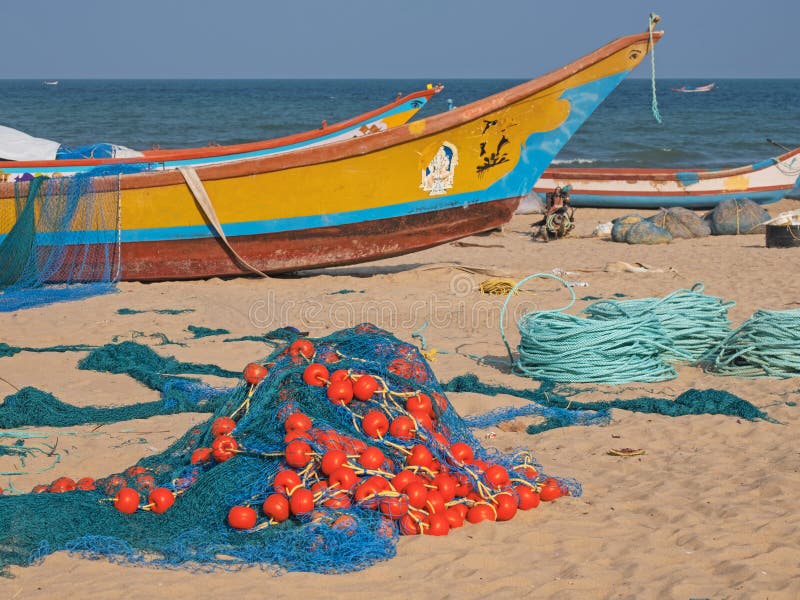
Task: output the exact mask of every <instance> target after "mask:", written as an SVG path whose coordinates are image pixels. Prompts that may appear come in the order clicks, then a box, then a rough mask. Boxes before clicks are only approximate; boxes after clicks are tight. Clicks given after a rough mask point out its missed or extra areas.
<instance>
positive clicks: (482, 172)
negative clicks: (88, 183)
mask: <svg viewBox="0 0 800 600" xmlns="http://www.w3.org/2000/svg"><path fill="white" fill-rule="evenodd" d="M661 36H662V32H660V31H653V30H652V29H651V28H649V29H648V30H646V31H644V32H642V33H638V34H634V35H630V36H626V37H622V38H619V39H617V40H614V41H612V42H610V43H608V44H606V45H605V46H602V47H601V48H599V49H598V50H595V51H594V52H592V53H590V54H588V55H586V56H584V57H582V58H579V59H578V60H576V61H574V62H572V63H570V64H568V65H566V66H564V67H562V68H559V69H557V70H555V71H552V72H550V73H548V74H546V75H543V76H541V77H538V78H536V79H532V80H531V81H528V82H525V83H522V84H520V85H517V86H514V87H512V88H509V89H507V90H504V91H501V92H499V93H496V94H494V95H492V96H489V97H487V98H484V99H482V100H478V101H476V102H473V103H471V104H466V105H463V106H459V107H457V108H454V109H453V110H446V111H444V112H442V113H440V114H437V115H434V116H432V117H428V118H425V119H420V120H418V121H412V122H410V123H407V124H404V125H399V126H396V127H393V128H389V129H386V130H384V131H378V132H375V133H372V134H370V135H363V136H359V137H356V138H351V139H347V140H342V141H338V142H335V143H328V144H324V145H317V146H314V147H302V148H298V149H295V150H293V151H291V152H282V153H278V154H272V155H269V154H268V155H250V154H249V150H250V149H247V148H241V149H239V150H238V151H239V152H241V153H242V154H243V156H241V157H238V158H235V159H230V158H229V157H228V158H226V157H225V155H224V154H225V153H222V154H219V153H216V152H215V149H213V148H212V149H206V153H207V154H208V158H210V160H209V162H208V164H196V160H197V157H196V156H193V155H192V154H191V153H186V151H180V150H176V151H165V152H164V153H161V154H158V155H157V158H156V155H154V154H146V157H145V158H146V160H145V163H146V164H153V163H171V164H174V162H175V161H182V160H185V161H187V164H185V165H180V166H179V168H177V169H164V170H146V171H143V172H138V173H131V172H125V171H124V169H125V168H129V167H130V166H131V164H133V165H134V166H136V163H135V161H134V162H133V163H132V162H131V161H130V160H127V159H125V160H120V159H111V160H109V161H106V162H105V163H99V162H98V163H97V164H98V165H99V166H103V167H104V168H106V169H108V168H109V167H114V166H119V167H120V172H118V173H115V174H112V175H106V174H104V175H98V176H97V177H93V178H92V181H93V183H95V188H98V189H99V188H102V189H103V190H104V191H105V192H106V193H105V195H104V196H103V198H104V200H103V201H102V202H99V203H96V204H95V205H93V208H90V206H89V205H88V204H87V205H84V204H76V205H75V206H76V207H78V208H76V207H73V208H71V209H70V211H69V214H70V215H73V216H75V217H82V218H83V221H82V222H83V223H84V224H83V225H75V224H74V223H73V224H70V225H68V226H67V227H66V228H65V230H64V231H40V230H36V232H35V234H33V233H31V234H29V237H30V236H32V238H33V239H34V241H35V243H33V242H31V243H30V244H27V245H26V244H25V243H19V244H17V246H16V247H17V248H22V247H29V246H33V250H31V252H40V253H44V252H47V251H53V250H55V251H56V252H57V253H60V254H62V255H64V256H66V257H72V258H75V257H77V259H78V260H80V257H81V256H84V255H86V254H87V252H89V253H92V254H98V252H96V248H95V246H100V245H103V244H105V245H106V246H105V248H104V249H102V250H101V252H99V253H100V254H102V253H104V255H105V256H106V257H107V260H109V261H111V262H112V263H113V264H111V265H110V266H109V268H110V270H111V272H112V273H117V274H118V275H117V276H116V278H117V279H122V280H141V281H152V280H165V279H195V278H206V277H212V276H227V275H241V274H249V273H251V272H252V271H253V270H259V271H261V272H264V273H270V274H272V273H282V272H290V271H297V270H302V269H309V268H316V267H325V266H333V265H342V264H352V263H357V262H364V261H369V260H374V259H378V258H384V257H389V256H396V255H400V254H405V253H408V252H413V251H416V250H421V249H424V248H428V247H431V246H435V245H438V244H442V243H445V242H449V241H451V240H454V239H457V238H460V237H464V236H467V235H471V234H474V233H478V232H481V231H488V230H491V229H494V228H496V227H499V226H501V225H503V224H504V223H506V222H507V221H508V220H509V219H510V218H511V217H512V216H513V214H514V211H515V209H516V208H517V205H518V204H519V200H520V198H521V197H522V196H524V195H525V194H527V193H528V192H529V191H530V190H531V188H532V186H533V184H534V182H535V181H536V179H538V177H539V176H540V175H541V173H542V172H543V171H544V169H546V168H547V167H548V166H549V164H550V162H551V161H552V159H553V157H554V156H555V155H556V154H557V153H558V151H559V150H560V149H561V148H562V147H563V146H564V144H566V142H567V141H568V140H569V139H570V137H571V136H572V135H573V134H574V133H575V131H576V130H577V129H578V127H579V126H580V125H581V124H582V123H583V122H584V121H585V120H586V119H587V118H588V117H589V115H590V114H591V113H592V112H593V111H594V109H595V108H597V106H598V105H599V104H600V103H601V102H602V101H603V100H604V99H605V98H606V96H607V95H608V94H610V93H611V92H612V91H613V90H614V89H615V88H616V87H617V85H618V84H619V83H620V82H621V81H622V80H623V79H624V78H625V77H626V76H627V75H628V73H630V71H631V70H632V69H633V68H634V67H636V66H637V65H638V64H639V63H640V62H641V61H642V60H643V58H644V57H645V56H646V54H647V53H648V51H649V50H650V49H651V44H652V43H653V42H655V41H658V40H659V39H660V38H661ZM63 162H66V163H69V162H74V161H63ZM215 163H216V164H215ZM50 166H52V167H56V166H57V165H50ZM66 166H69V165H66ZM0 168H4V169H5V168H6V166H5V165H3V166H2V167H0ZM79 179H80V178H75V177H69V178H67V177H63V178H51V179H49V180H44V181H43V180H41V179H39V178H37V179H34V180H31V181H18V182H16V183H14V182H10V181H9V182H6V183H0V227H3V226H4V224H7V223H10V224H11V227H10V228H9V227H8V226H6V228H5V229H0V244H2V243H3V238H4V237H9V236H10V234H11V233H12V230H13V225H14V223H15V221H16V218H17V215H18V214H23V213H25V207H20V204H21V202H20V200H15V196H16V198H17V199H25V198H26V197H27V198H28V200H27V202H28V204H30V202H31V201H32V200H33V201H34V202H36V203H43V202H46V201H47V200H48V199H49V195H48V196H47V197H43V196H42V195H41V194H40V195H38V196H37V195H36V194H35V193H34V192H35V191H36V186H37V185H38V186H39V188H40V189H42V190H46V191H48V194H49V193H50V192H52V193H53V194H58V193H59V189H56V188H58V187H59V186H62V189H63V185H64V183H63V182H67V181H70V180H79ZM45 184H46V185H45ZM66 197H69V194H67V193H64V192H63V191H62V192H61V198H66ZM101 210H104V211H105V212H104V213H103V214H99V212H98V213H96V212H93V211H101ZM40 212H43V211H40ZM25 214H28V215H29V216H28V219H29V220H31V221H32V219H33V215H34V213H33V212H32V211H28V212H27V213H25ZM28 229H29V230H31V229H32V227H31V226H30V223H29V225H28ZM19 237H22V238H23V239H22V242H24V241H25V239H24V236H19ZM86 240H93V241H90V242H88V243H89V245H90V247H89V249H88V250H87V249H86V246H85V244H86V243H87V242H86ZM61 258H63V256H62V257H60V259H59V260H61ZM51 262H52V261H51ZM68 264H70V263H69V260H65V265H68ZM69 268H70V267H69V266H64V267H61V268H58V269H55V271H54V273H53V274H52V275H51V276H49V277H48V280H49V281H60V280H62V279H65V278H66V274H65V270H67V269H69Z"/></svg>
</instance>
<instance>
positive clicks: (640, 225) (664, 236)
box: [611, 215, 672, 244]
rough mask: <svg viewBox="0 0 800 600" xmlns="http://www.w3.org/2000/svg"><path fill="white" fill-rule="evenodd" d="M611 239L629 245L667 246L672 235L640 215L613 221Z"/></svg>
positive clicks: (627, 216)
mask: <svg viewBox="0 0 800 600" xmlns="http://www.w3.org/2000/svg"><path fill="white" fill-rule="evenodd" d="M613 223H614V226H613V227H612V228H611V239H612V240H614V241H615V242H626V243H628V244H667V243H669V242H671V241H672V234H671V233H670V232H669V230H667V229H665V228H664V227H659V226H658V225H656V224H655V223H653V222H652V221H650V220H648V219H645V218H644V217H642V216H640V215H625V216H624V217H620V218H618V219H615V220H614V221H613Z"/></svg>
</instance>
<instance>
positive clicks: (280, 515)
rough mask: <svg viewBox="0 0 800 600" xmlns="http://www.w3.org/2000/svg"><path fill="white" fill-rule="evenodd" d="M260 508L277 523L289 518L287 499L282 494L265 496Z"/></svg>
mask: <svg viewBox="0 0 800 600" xmlns="http://www.w3.org/2000/svg"><path fill="white" fill-rule="evenodd" d="M261 509H262V510H263V511H264V514H265V515H267V516H268V517H269V518H270V519H272V520H273V521H276V522H277V523H282V522H283V521H285V520H286V519H288V518H289V500H288V499H287V498H286V496H284V495H283V494H270V495H269V496H267V499H266V500H264V504H263V505H262V506H261Z"/></svg>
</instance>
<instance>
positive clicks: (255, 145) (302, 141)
mask: <svg viewBox="0 0 800 600" xmlns="http://www.w3.org/2000/svg"><path fill="white" fill-rule="evenodd" d="M442 89H444V88H443V87H442V86H440V85H435V86H434V85H430V84H429V85H428V87H427V88H426V89H424V90H420V91H417V92H414V93H412V94H408V95H406V96H402V97H398V98H397V99H396V100H394V101H393V102H390V103H389V104H387V105H385V106H381V107H380V108H376V109H374V110H371V111H369V112H366V113H363V114H361V115H358V116H355V117H353V118H351V119H347V120H346V121H341V122H339V123H335V124H332V125H328V124H326V123H323V125H322V127H320V128H319V129H312V130H311V131H305V132H303V133H296V134H292V135H288V136H284V137H279V138H271V139H268V140H260V141H257V142H248V143H245V144H234V145H227V146H205V147H201V148H185V149H163V150H162V149H158V150H144V151H143V152H141V153H139V154H140V156H138V157H132V156H126V157H125V158H82V159H72V160H55V159H53V160H26V161H12V160H5V161H2V160H0V181H14V180H20V179H29V178H32V177H34V176H38V175H46V176H48V177H64V176H69V175H74V174H75V173H85V172H88V171H91V170H92V169H96V168H97V167H100V166H108V165H120V164H126V165H135V166H137V167H139V168H141V170H145V171H158V170H166V169H175V168H178V167H185V166H193V167H197V166H202V165H210V164H217V163H221V162H229V161H232V160H243V159H247V158H258V157H262V156H269V155H272V154H279V153H282V152H289V151H292V150H297V149H299V148H311V147H314V146H320V145H322V144H329V143H331V142H338V141H341V140H346V139H350V138H353V137H359V136H362V135H368V134H372V133H376V132H378V131H384V130H386V129H390V128H392V127H396V126H397V125H402V124H404V123H407V122H408V121H410V120H411V119H412V118H413V117H414V116H415V115H416V114H417V112H419V110H420V109H421V108H422V107H423V106H425V104H426V103H427V102H428V100H430V99H431V97H432V96H434V95H435V94H438V93H439V92H440V91H441V90H442ZM53 144H57V143H56V142H53Z"/></svg>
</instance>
